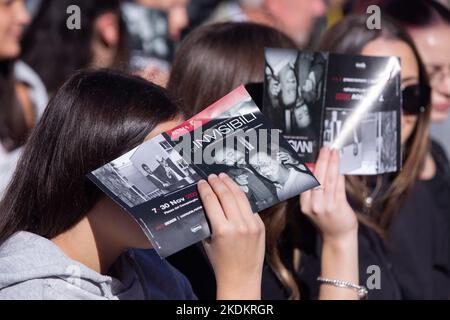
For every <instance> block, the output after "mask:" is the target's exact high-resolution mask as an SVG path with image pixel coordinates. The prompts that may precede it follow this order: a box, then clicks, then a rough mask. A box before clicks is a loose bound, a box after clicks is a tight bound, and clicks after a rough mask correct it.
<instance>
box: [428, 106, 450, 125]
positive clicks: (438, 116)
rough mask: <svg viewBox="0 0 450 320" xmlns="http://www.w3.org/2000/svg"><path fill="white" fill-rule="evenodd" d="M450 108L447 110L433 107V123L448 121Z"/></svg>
mask: <svg viewBox="0 0 450 320" xmlns="http://www.w3.org/2000/svg"><path fill="white" fill-rule="evenodd" d="M449 111H450V108H447V109H446V110H436V109H433V111H432V112H431V122H433V123H442V122H445V121H447V119H448V115H449Z"/></svg>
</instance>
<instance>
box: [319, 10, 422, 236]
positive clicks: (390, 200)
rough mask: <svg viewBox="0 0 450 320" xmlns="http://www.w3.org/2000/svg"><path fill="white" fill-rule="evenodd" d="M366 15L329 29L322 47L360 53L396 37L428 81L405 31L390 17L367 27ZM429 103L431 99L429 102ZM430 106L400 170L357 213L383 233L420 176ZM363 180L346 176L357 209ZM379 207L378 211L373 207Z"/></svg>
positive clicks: (363, 189)
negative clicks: (367, 206) (374, 43)
mask: <svg viewBox="0 0 450 320" xmlns="http://www.w3.org/2000/svg"><path fill="white" fill-rule="evenodd" d="M366 19H367V17H366V16H359V15H353V16H348V17H346V18H344V20H342V21H341V22H340V23H338V24H337V25H335V26H334V27H333V28H331V29H330V30H328V32H327V33H326V34H325V35H324V37H323V39H322V42H321V50H323V51H330V52H335V53H348V54H360V53H361V52H362V51H363V48H364V47H365V46H366V45H367V44H368V43H369V42H372V41H374V40H376V39H379V38H384V39H392V40H399V41H402V42H404V43H406V44H407V45H408V46H409V47H410V48H411V50H412V51H413V53H414V56H415V58H416V61H417V63H418V65H419V81H420V83H423V84H428V77H427V72H426V69H425V66H424V63H423V62H422V59H421V58H420V55H419V53H418V51H417V49H416V46H415V45H414V42H413V40H412V39H411V37H410V36H409V35H408V33H407V32H406V31H405V30H404V29H403V28H402V27H401V26H399V25H398V24H397V23H395V22H393V21H392V20H390V19H387V18H385V19H383V21H382V28H381V29H380V30H369V29H368V28H367V26H366ZM428 104H430V101H429V103H428ZM429 119H430V108H429V107H428V108H427V111H426V112H424V113H421V114H420V115H419V116H418V121H417V124H416V126H415V129H414V131H413V133H412V135H411V136H410V137H409V139H408V141H407V142H406V145H405V146H404V152H403V156H404V158H403V170H402V171H400V172H399V173H397V174H396V175H395V176H394V177H393V181H392V182H391V183H390V185H389V188H388V190H386V192H384V196H383V197H381V198H380V199H379V200H378V201H377V203H375V204H374V205H373V206H372V208H374V210H371V211H370V212H369V214H363V215H359V218H360V220H361V221H362V222H365V223H367V224H369V225H370V226H372V227H374V228H375V229H376V230H377V231H379V232H380V233H385V231H386V230H387V228H388V227H389V225H390V222H391V220H392V217H393V215H394V212H395V211H396V209H397V208H398V206H399V205H401V204H402V201H404V200H405V198H406V197H407V195H408V192H409V191H410V189H411V188H412V186H413V185H414V183H415V182H416V181H417V179H418V178H419V175H420V173H421V171H422V169H423V165H424V162H425V157H426V154H427V150H428V143H429V138H428V131H429ZM365 180H366V179H365V178H363V177H349V178H347V181H348V183H347V189H348V193H349V195H350V198H351V200H352V202H353V203H354V205H355V207H356V209H357V210H358V211H359V212H362V211H364V210H365V209H364V207H365V206H364V200H365V199H364V194H370V191H369V190H368V187H367V184H366V181H365ZM377 208H378V210H376V209H377Z"/></svg>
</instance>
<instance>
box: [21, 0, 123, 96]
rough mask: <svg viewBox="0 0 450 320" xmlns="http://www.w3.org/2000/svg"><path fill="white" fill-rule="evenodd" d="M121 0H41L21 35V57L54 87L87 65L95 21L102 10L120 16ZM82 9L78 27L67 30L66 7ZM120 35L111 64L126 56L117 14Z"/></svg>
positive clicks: (49, 88)
mask: <svg viewBox="0 0 450 320" xmlns="http://www.w3.org/2000/svg"><path fill="white" fill-rule="evenodd" d="M120 2H121V1H120V0H42V3H41V5H40V7H39V10H38V12H37V14H36V17H35V18H34V19H33V22H32V23H31V25H30V26H29V27H28V29H27V32H26V33H25V34H24V38H23V41H22V42H23V44H22V46H23V57H22V58H23V60H24V61H25V62H27V63H28V64H29V65H30V66H31V67H32V68H33V69H34V70H35V71H36V72H37V73H38V74H39V76H40V77H41V79H42V81H43V82H44V84H45V86H46V88H47V90H48V91H49V92H55V91H56V89H57V88H58V87H59V86H60V85H61V84H62V83H63V82H64V81H65V80H66V79H67V78H68V77H69V76H70V75H71V74H72V73H73V72H74V71H77V70H80V69H83V68H87V67H89V66H90V62H91V61H92V54H93V53H92V48H91V47H92V39H93V36H94V30H95V21H96V18H98V17H99V16H100V15H102V14H104V13H105V12H114V13H116V14H117V15H118V16H119V18H120V17H121V14H120ZM70 5H77V6H79V7H80V10H81V29H80V30H69V29H68V28H67V25H66V22H67V18H68V15H67V13H66V10H67V8H68V7H69V6H70ZM119 32H120V39H119V45H118V52H117V54H116V57H115V62H114V66H108V67H116V66H117V67H119V66H121V63H123V62H124V61H125V60H126V56H127V50H126V48H127V45H126V33H125V27H124V23H123V21H122V19H121V18H120V30H119Z"/></svg>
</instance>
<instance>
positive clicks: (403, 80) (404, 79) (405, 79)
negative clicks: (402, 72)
mask: <svg viewBox="0 0 450 320" xmlns="http://www.w3.org/2000/svg"><path fill="white" fill-rule="evenodd" d="M413 80H419V78H418V77H407V78H403V79H402V82H408V81H413Z"/></svg>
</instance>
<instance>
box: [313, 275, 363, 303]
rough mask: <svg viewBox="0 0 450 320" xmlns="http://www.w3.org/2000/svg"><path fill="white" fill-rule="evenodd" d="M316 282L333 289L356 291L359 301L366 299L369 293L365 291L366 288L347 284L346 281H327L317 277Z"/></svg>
mask: <svg viewBox="0 0 450 320" xmlns="http://www.w3.org/2000/svg"><path fill="white" fill-rule="evenodd" d="M317 281H319V282H320V283H322V284H326V285H330V286H334V287H338V288H347V289H352V290H354V291H356V292H357V293H358V297H359V300H365V299H367V295H368V293H369V292H368V291H367V288H366V287H364V286H358V285H356V284H353V283H351V282H348V281H343V280H332V279H327V278H323V277H318V278H317Z"/></svg>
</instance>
